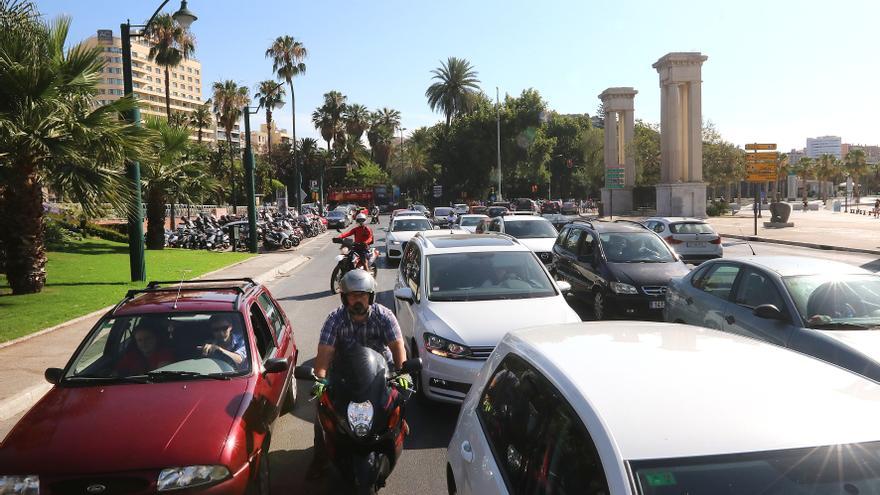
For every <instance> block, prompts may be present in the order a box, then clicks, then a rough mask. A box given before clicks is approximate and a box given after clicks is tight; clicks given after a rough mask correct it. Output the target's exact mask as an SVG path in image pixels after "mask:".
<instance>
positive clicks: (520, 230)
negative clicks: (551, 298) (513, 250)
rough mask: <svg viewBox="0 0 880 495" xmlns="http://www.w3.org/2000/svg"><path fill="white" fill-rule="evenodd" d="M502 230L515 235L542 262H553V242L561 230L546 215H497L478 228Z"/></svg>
mask: <svg viewBox="0 0 880 495" xmlns="http://www.w3.org/2000/svg"><path fill="white" fill-rule="evenodd" d="M489 232H501V233H503V234H507V235H509V236H512V237H515V238H516V239H517V240H518V241H520V242H521V243H522V244H524V245H525V246H526V247H528V248H529V249H531V250H532V251H534V252H535V254H537V255H538V258H540V259H541V262H542V263H544V264H545V265H549V264H550V263H552V262H553V244H554V243H556V237H558V236H559V232H557V231H556V227H554V226H553V224H552V223H551V222H550V220H547V219H546V218H544V217H539V216H536V215H532V214H527V215H511V216H503V217H495V218H492V219H490V220H484V221H483V223H482V224H480V225H478V226H477V228H476V233H478V234H484V233H489Z"/></svg>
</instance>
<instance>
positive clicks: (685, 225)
mask: <svg viewBox="0 0 880 495" xmlns="http://www.w3.org/2000/svg"><path fill="white" fill-rule="evenodd" d="M669 230H670V231H671V232H672V233H673V234H714V233H715V231H714V230H712V226H711V225H709V224H708V223H703V222H680V223H672V224H669Z"/></svg>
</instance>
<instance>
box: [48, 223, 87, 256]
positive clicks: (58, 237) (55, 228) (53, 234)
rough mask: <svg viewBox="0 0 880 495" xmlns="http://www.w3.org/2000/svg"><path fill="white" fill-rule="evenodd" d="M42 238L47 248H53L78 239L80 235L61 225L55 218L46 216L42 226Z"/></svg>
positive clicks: (80, 237)
mask: <svg viewBox="0 0 880 495" xmlns="http://www.w3.org/2000/svg"><path fill="white" fill-rule="evenodd" d="M43 239H44V241H45V242H46V246H47V247H48V248H49V249H55V248H59V247H62V246H63V245H64V244H67V243H69V242H72V241H74V240H80V239H82V236H81V235H79V234H78V233H76V232H74V231H73V230H71V229H68V228H67V227H65V226H63V225H62V224H61V222H59V221H57V220H56V219H54V218H46V220H45V223H44V227H43Z"/></svg>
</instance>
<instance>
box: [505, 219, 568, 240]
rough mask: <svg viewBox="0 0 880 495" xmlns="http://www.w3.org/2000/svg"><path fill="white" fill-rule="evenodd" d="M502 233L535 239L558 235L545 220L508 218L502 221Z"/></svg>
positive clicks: (518, 237)
mask: <svg viewBox="0 0 880 495" xmlns="http://www.w3.org/2000/svg"><path fill="white" fill-rule="evenodd" d="M504 233H505V234H509V235H512V236H513V237H516V238H517V239H535V238H541V237H552V238H554V239H555V238H556V236H557V235H559V233H558V232H556V229H555V228H553V224H552V223H550V222H549V221H547V220H523V221H519V222H518V221H516V220H508V221H506V222H504Z"/></svg>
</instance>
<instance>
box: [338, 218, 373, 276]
mask: <svg viewBox="0 0 880 495" xmlns="http://www.w3.org/2000/svg"><path fill="white" fill-rule="evenodd" d="M354 220H355V222H357V227H355V228H353V229H351V230H349V231H348V232H346V233H344V234H342V235H340V236H339V237H338V239H345V238H346V237H350V236H354V246H353V247H352V249H353V250H354V252H355V253H357V255H358V258H359V260H360V261H359V262H358V266H362V267H363V269H364V270H367V271H370V245H371V244H373V231H372V230H370V228H369V227H367V226H366V225H364V224H365V223H366V222H367V216H366V215H364V214H363V213H358V214H357V216H356V217H355V219H354Z"/></svg>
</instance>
